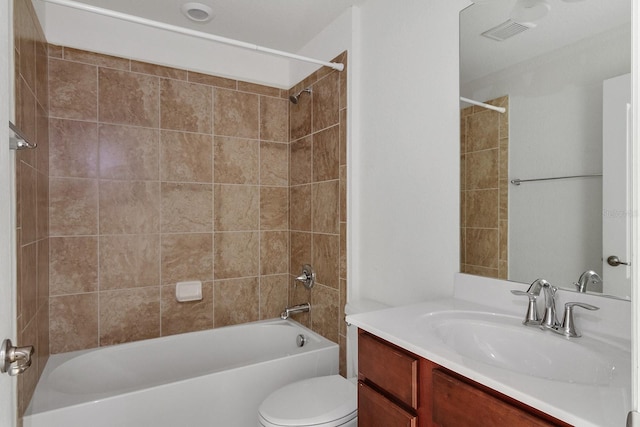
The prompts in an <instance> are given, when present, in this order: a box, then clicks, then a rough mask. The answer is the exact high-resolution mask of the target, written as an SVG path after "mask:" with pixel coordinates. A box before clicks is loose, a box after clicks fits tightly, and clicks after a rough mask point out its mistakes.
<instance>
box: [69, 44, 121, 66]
mask: <svg viewBox="0 0 640 427" xmlns="http://www.w3.org/2000/svg"><path fill="white" fill-rule="evenodd" d="M64 59H66V60H69V61H74V62H83V63H85V64H90V65H97V66H99V67H106V68H115V69H118V70H125V71H128V70H129V60H128V59H125V58H118V57H117V56H109V55H103V54H101V53H95V52H88V51H86V50H80V49H73V48H71V47H65V48H64Z"/></svg>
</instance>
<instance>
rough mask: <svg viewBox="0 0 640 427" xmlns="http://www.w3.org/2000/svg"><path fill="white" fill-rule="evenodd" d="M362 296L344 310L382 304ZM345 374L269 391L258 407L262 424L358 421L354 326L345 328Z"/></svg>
mask: <svg viewBox="0 0 640 427" xmlns="http://www.w3.org/2000/svg"><path fill="white" fill-rule="evenodd" d="M386 307H388V306H386V305H384V304H382V303H379V302H377V301H371V300H362V301H358V302H356V303H349V304H347V305H346V306H345V309H344V311H345V313H346V314H356V313H364V312H367V311H374V310H380V309H383V308H386ZM347 376H348V377H349V379H345V378H344V377H342V376H340V375H329V376H325V377H316V378H309V379H306V380H302V381H297V382H294V383H291V384H288V385H286V386H284V387H282V388H280V389H278V390H276V391H274V392H273V393H271V394H270V395H269V396H267V398H266V399H265V400H264V401H263V402H262V404H261V405H260V407H259V408H258V423H259V424H258V425H260V426H262V427H305V426H314V427H356V426H357V425H358V398H357V396H358V388H357V386H356V383H357V381H358V330H357V328H356V327H355V326H349V327H348V329H347Z"/></svg>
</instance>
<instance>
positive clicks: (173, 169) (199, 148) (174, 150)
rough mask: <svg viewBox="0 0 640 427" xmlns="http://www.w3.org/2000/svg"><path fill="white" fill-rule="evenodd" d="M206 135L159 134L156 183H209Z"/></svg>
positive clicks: (209, 153) (210, 162)
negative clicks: (158, 178) (158, 167)
mask: <svg viewBox="0 0 640 427" xmlns="http://www.w3.org/2000/svg"><path fill="white" fill-rule="evenodd" d="M212 150H213V149H212V140H211V136H210V135H204V134H196V133H186V132H172V131H162V132H161V133H160V179H161V180H163V181H183V182H207V183H210V182H211V180H212V176H213V175H212V174H213V172H212V170H211V169H212V165H213V159H212Z"/></svg>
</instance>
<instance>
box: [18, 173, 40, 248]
mask: <svg viewBox="0 0 640 427" xmlns="http://www.w3.org/2000/svg"><path fill="white" fill-rule="evenodd" d="M18 167H19V168H20V181H19V185H20V217H21V221H20V223H21V225H22V244H27V243H31V242H34V241H35V240H36V239H37V237H38V229H37V227H38V222H37V221H38V217H37V212H38V172H37V171H36V170H35V169H34V168H32V167H31V166H29V165H27V164H25V163H22V162H20V163H19V164H18Z"/></svg>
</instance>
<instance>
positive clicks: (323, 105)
mask: <svg viewBox="0 0 640 427" xmlns="http://www.w3.org/2000/svg"><path fill="white" fill-rule="evenodd" d="M338 80H339V77H338V73H331V74H329V75H328V76H326V77H324V78H322V79H321V80H319V81H318V82H317V83H316V84H314V85H313V131H314V132H317V131H319V130H321V129H325V128H328V127H329V126H333V125H335V124H338V121H339V120H340V115H339V111H340V95H339V91H338V87H339V86H338V83H339V81H338Z"/></svg>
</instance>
